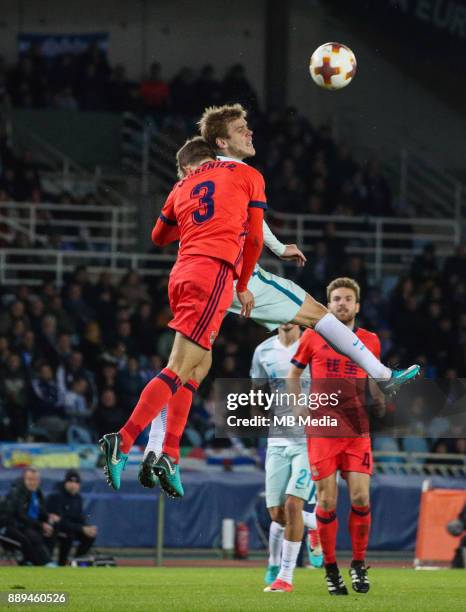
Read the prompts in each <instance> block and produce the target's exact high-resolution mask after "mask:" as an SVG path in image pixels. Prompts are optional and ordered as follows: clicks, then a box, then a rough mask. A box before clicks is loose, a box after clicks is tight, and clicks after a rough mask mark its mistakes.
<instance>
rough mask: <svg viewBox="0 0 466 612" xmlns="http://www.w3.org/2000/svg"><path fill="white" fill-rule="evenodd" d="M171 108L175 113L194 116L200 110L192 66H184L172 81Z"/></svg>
mask: <svg viewBox="0 0 466 612" xmlns="http://www.w3.org/2000/svg"><path fill="white" fill-rule="evenodd" d="M170 95H171V109H172V111H173V112H174V113H175V114H178V115H186V116H187V117H194V115H195V114H196V113H197V111H198V103H197V100H196V97H195V96H196V85H195V75H194V71H193V70H192V69H191V68H188V67H186V66H185V67H183V68H181V70H180V71H179V72H178V73H177V74H176V75H175V78H174V79H173V80H172V81H171V83H170Z"/></svg>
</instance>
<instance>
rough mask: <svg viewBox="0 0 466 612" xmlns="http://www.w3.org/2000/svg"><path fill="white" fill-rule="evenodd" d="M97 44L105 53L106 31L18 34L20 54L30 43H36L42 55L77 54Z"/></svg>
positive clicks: (28, 47)
mask: <svg viewBox="0 0 466 612" xmlns="http://www.w3.org/2000/svg"><path fill="white" fill-rule="evenodd" d="M92 44H97V45H98V47H99V48H100V49H101V50H102V51H104V52H105V53H107V51H108V33H107V32H91V33H89V34H34V33H29V34H28V33H24V34H18V52H19V54H20V55H22V54H24V53H27V51H29V49H30V48H31V45H38V46H39V47H40V48H41V50H42V54H43V55H44V57H49V58H52V57H56V56H57V55H62V54H63V53H71V54H72V55H78V54H79V53H83V52H84V51H86V50H87V48H88V47H89V45H92Z"/></svg>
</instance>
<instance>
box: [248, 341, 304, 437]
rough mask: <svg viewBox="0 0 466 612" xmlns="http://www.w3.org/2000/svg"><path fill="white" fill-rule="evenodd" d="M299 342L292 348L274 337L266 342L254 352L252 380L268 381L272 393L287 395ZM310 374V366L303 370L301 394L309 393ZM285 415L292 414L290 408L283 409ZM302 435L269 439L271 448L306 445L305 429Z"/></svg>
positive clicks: (292, 345) (277, 409)
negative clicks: (287, 382) (289, 377)
mask: <svg viewBox="0 0 466 612" xmlns="http://www.w3.org/2000/svg"><path fill="white" fill-rule="evenodd" d="M298 345H299V340H296V342H294V343H293V344H291V345H290V346H284V345H283V344H282V343H281V342H280V339H279V337H278V335H276V336H273V337H272V338H268V339H267V340H264V342H262V343H261V344H259V346H258V347H257V348H256V350H255V351H254V355H253V358H252V364H251V371H250V376H251V378H256V379H257V378H263V379H267V380H268V382H269V385H270V387H271V390H272V391H278V392H279V393H280V392H281V393H286V392H287V388H286V380H285V379H286V378H287V376H288V372H289V370H290V367H291V360H292V358H293V357H294V356H295V354H296V351H297V350H298ZM309 387H310V373H309V366H307V367H306V368H305V370H303V376H302V377H301V392H302V393H309ZM281 410H282V411H283V413H284V414H285V413H286V414H290V409H289V408H288V407H285V408H282V409H281ZM279 412H280V407H279V406H277V407H276V408H275V414H277V415H279ZM300 431H301V432H302V435H299V436H298V437H289V438H288V437H287V438H268V445H269V446H291V445H294V444H306V436H305V435H304V430H303V428H301V429H300Z"/></svg>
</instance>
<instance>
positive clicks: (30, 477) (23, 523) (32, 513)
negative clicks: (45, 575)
mask: <svg viewBox="0 0 466 612" xmlns="http://www.w3.org/2000/svg"><path fill="white" fill-rule="evenodd" d="M7 504H8V509H9V516H10V521H9V525H8V529H7V531H6V534H5V535H7V537H9V538H11V539H13V540H16V541H18V542H19V543H20V544H21V549H22V552H23V555H24V560H25V562H29V563H31V564H32V565H48V564H50V563H51V554H50V550H51V548H52V547H53V542H54V525H56V524H57V522H58V521H59V519H60V517H59V516H58V515H57V514H55V513H53V512H48V511H47V508H46V505H45V500H44V495H43V493H42V490H41V489H40V474H39V472H38V471H37V470H36V469H35V468H33V467H27V468H26V469H25V470H24V472H23V476H22V478H20V479H18V480H17V481H16V482H15V483H14V485H13V486H12V488H11V490H10V492H9V493H8V496H7Z"/></svg>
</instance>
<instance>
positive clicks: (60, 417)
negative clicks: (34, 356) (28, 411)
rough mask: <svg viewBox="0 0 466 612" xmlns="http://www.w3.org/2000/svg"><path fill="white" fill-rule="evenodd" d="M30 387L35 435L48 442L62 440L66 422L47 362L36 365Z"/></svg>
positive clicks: (53, 377) (54, 378)
mask: <svg viewBox="0 0 466 612" xmlns="http://www.w3.org/2000/svg"><path fill="white" fill-rule="evenodd" d="M31 387H32V402H31V405H32V413H33V417H34V425H35V428H34V432H35V435H38V436H41V437H43V438H45V439H47V440H48V441H49V442H61V441H63V439H64V434H65V431H66V428H67V423H66V420H65V414H64V410H63V405H62V403H61V397H60V392H59V387H58V384H57V381H56V377H55V375H54V371H53V369H52V367H51V366H50V365H49V364H48V363H41V364H39V365H38V367H37V370H36V374H35V376H34V377H33V379H32V381H31Z"/></svg>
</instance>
